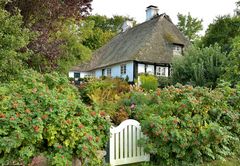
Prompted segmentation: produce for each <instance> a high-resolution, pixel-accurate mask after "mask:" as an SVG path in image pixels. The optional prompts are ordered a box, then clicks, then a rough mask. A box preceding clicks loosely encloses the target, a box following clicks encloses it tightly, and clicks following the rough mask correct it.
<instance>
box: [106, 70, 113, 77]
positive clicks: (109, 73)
mask: <svg viewBox="0 0 240 166" xmlns="http://www.w3.org/2000/svg"><path fill="white" fill-rule="evenodd" d="M111 75H112V70H111V68H107V76H108V77H111Z"/></svg>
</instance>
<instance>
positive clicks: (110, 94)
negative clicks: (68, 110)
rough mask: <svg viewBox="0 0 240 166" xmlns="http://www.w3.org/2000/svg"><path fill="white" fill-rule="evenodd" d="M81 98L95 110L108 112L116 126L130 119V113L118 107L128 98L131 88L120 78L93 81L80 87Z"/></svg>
mask: <svg viewBox="0 0 240 166" xmlns="http://www.w3.org/2000/svg"><path fill="white" fill-rule="evenodd" d="M79 91H80V94H81V98H82V99H83V101H85V102H86V103H87V104H91V105H92V106H93V108H94V109H95V110H98V111H100V112H106V113H107V114H108V115H110V117H111V119H112V120H113V123H114V124H119V123H121V121H122V120H125V119H127V118H128V115H129V113H128V111H126V110H125V109H124V108H121V107H119V106H118V105H117V103H118V101H119V100H120V99H121V98H125V97H126V98H127V96H128V92H129V91H130V86H129V85H128V83H127V82H126V81H123V80H122V79H120V78H115V79H112V78H103V79H91V80H88V82H87V83H85V84H81V85H80V87H79Z"/></svg>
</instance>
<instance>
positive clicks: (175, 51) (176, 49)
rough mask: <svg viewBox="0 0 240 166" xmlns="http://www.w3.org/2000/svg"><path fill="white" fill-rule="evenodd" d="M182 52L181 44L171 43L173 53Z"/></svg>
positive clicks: (180, 53) (178, 53)
mask: <svg viewBox="0 0 240 166" xmlns="http://www.w3.org/2000/svg"><path fill="white" fill-rule="evenodd" d="M182 53H183V46H181V45H177V44H173V55H182Z"/></svg>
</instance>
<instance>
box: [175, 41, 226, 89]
mask: <svg viewBox="0 0 240 166" xmlns="http://www.w3.org/2000/svg"><path fill="white" fill-rule="evenodd" d="M226 64H227V63H226V54H225V53H222V52H221V47H219V46H218V45H214V46H210V47H206V48H198V47H196V46H193V47H191V48H189V49H188V50H187V51H186V53H185V55H184V56H182V57H176V58H175V59H174V60H173V73H172V78H173V83H174V84H176V83H181V84H184V85H193V86H205V87H209V88H215V87H216V86H217V82H218V79H219V77H220V76H222V75H223V74H224V72H225V70H224V67H226Z"/></svg>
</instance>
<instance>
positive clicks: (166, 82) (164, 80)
mask: <svg viewBox="0 0 240 166" xmlns="http://www.w3.org/2000/svg"><path fill="white" fill-rule="evenodd" d="M170 85H172V78H171V77H158V87H160V88H165V87H167V86H170Z"/></svg>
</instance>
